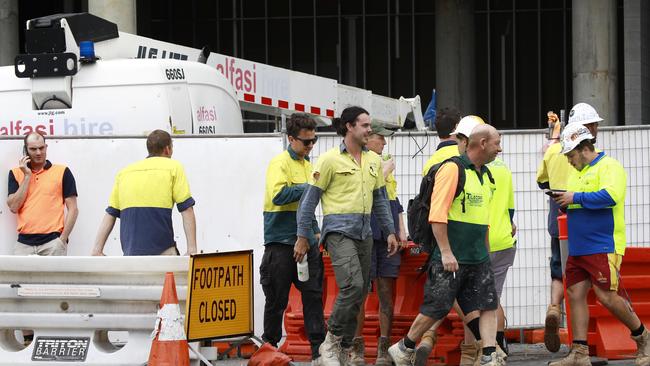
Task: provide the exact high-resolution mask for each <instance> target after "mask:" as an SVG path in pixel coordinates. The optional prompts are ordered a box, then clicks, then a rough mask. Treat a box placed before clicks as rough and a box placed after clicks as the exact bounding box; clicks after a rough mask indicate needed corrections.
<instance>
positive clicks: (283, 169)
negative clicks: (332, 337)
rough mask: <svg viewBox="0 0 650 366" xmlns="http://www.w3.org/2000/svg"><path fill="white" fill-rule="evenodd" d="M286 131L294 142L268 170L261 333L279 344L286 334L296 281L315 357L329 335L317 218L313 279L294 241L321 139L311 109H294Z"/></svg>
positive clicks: (311, 266) (310, 260)
mask: <svg viewBox="0 0 650 366" xmlns="http://www.w3.org/2000/svg"><path fill="white" fill-rule="evenodd" d="M287 135H288V136H287V139H288V140H289V147H288V148H287V149H286V150H285V151H283V152H282V153H280V154H278V155H277V156H275V157H274V158H273V159H272V160H271V162H270V163H269V167H268V169H267V171H266V192H265V194H264V256H263V257H262V264H261V265H260V283H261V284H262V290H264V296H265V303H264V334H262V339H263V340H264V341H266V342H269V343H271V344H272V345H273V346H274V347H277V346H278V342H280V340H281V339H282V319H283V316H284V311H285V310H286V308H287V303H288V301H289V291H290V290H291V285H292V284H293V285H294V286H296V289H298V291H300V294H301V297H302V305H303V306H302V309H303V315H304V317H303V320H304V323H305V335H306V336H307V338H308V339H309V342H310V344H311V353H312V360H314V361H315V360H317V359H318V357H319V354H318V347H319V346H320V344H321V343H323V340H324V339H325V321H324V320H323V258H322V256H321V253H320V250H319V248H318V239H317V236H318V235H319V233H320V230H319V229H318V222H316V220H314V221H313V224H312V232H309V236H308V240H309V250H308V251H307V263H308V268H309V279H308V280H307V281H304V282H303V281H299V280H298V273H297V270H296V263H295V258H294V244H295V243H296V211H297V210H298V201H299V200H300V197H302V194H303V192H304V191H305V189H306V188H307V183H308V182H309V180H310V179H311V174H312V166H311V163H310V162H309V153H310V152H311V150H312V149H313V148H314V145H315V144H316V141H317V136H316V121H314V119H313V118H312V117H311V116H309V115H308V114H305V113H294V114H292V115H291V118H289V119H288V120H287ZM279 269H281V270H279Z"/></svg>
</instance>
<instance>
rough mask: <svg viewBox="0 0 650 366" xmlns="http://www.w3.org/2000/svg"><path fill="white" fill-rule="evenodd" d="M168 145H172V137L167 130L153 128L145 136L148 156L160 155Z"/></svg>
mask: <svg viewBox="0 0 650 366" xmlns="http://www.w3.org/2000/svg"><path fill="white" fill-rule="evenodd" d="M168 146H169V147H171V146H172V137H171V136H170V135H169V132H167V131H163V130H155V131H153V132H152V133H150V134H149V136H148V137H147V151H149V156H160V155H161V154H162V152H163V150H165V148H166V147H168Z"/></svg>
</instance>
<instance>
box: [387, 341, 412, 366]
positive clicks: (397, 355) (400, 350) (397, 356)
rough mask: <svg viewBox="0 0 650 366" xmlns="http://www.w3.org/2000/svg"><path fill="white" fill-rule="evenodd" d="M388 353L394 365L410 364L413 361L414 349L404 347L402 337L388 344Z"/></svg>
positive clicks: (404, 365) (403, 365)
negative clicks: (390, 344) (392, 343)
mask: <svg viewBox="0 0 650 366" xmlns="http://www.w3.org/2000/svg"><path fill="white" fill-rule="evenodd" d="M388 354H389V355H390V357H391V358H392V359H393V363H395V366H412V365H413V363H414V362H415V350H414V349H411V348H406V346H405V345H404V339H401V340H400V341H399V342H397V343H395V344H394V345H392V346H390V348H388Z"/></svg>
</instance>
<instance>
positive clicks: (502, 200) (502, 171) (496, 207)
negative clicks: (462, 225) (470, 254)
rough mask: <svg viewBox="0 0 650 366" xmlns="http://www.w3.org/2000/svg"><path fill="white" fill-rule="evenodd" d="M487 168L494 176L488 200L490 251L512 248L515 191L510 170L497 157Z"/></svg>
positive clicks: (513, 243) (513, 242) (513, 241)
mask: <svg viewBox="0 0 650 366" xmlns="http://www.w3.org/2000/svg"><path fill="white" fill-rule="evenodd" d="M488 169H490V172H491V173H492V178H494V186H495V187H494V188H495V189H494V192H493V194H492V201H490V234H489V236H490V252H498V251H500V250H505V249H509V248H512V247H513V246H514V245H515V241H516V240H515V238H514V237H513V236H512V218H511V217H512V215H513V214H514V211H515V191H514V188H513V186H512V172H510V169H508V166H507V165H506V164H505V163H504V162H503V160H501V159H499V158H497V159H495V160H494V161H493V162H491V163H490V164H488Z"/></svg>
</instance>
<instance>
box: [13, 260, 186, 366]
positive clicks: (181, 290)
mask: <svg viewBox="0 0 650 366" xmlns="http://www.w3.org/2000/svg"><path fill="white" fill-rule="evenodd" d="M188 265H189V259H188V257H38V256H26V257H23V256H20V257H19V256H0V365H25V364H38V365H47V364H55V365H61V366H67V365H79V364H83V365H93V366H99V365H143V364H144V363H146V361H147V359H148V356H149V349H150V347H151V338H150V335H151V332H152V330H153V328H154V325H155V321H156V313H157V310H158V304H159V302H160V295H161V293H162V287H163V283H164V279H165V273H166V272H174V277H175V280H176V289H177V293H178V297H179V300H180V306H181V309H183V311H184V309H185V298H186V293H187V270H188ZM21 329H22V330H33V331H34V341H33V342H31V344H29V346H27V347H25V346H24V345H22V344H21V343H20V342H19V341H18V340H17V339H16V336H15V333H16V332H15V330H21ZM109 331H113V332H119V338H122V339H120V342H119V343H123V342H124V341H126V343H125V344H123V346H121V345H116V344H115V343H118V342H113V343H112V342H111V341H110V340H109ZM125 332H128V336H127V337H126V338H127V339H123V338H124V335H126V333H125ZM53 352H56V353H57V355H58V357H59V360H56V361H55V360H54V358H55V357H53V356H52V353H53ZM62 356H64V357H62ZM61 357H62V358H63V361H61V360H60V359H61ZM66 360H68V361H66Z"/></svg>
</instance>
